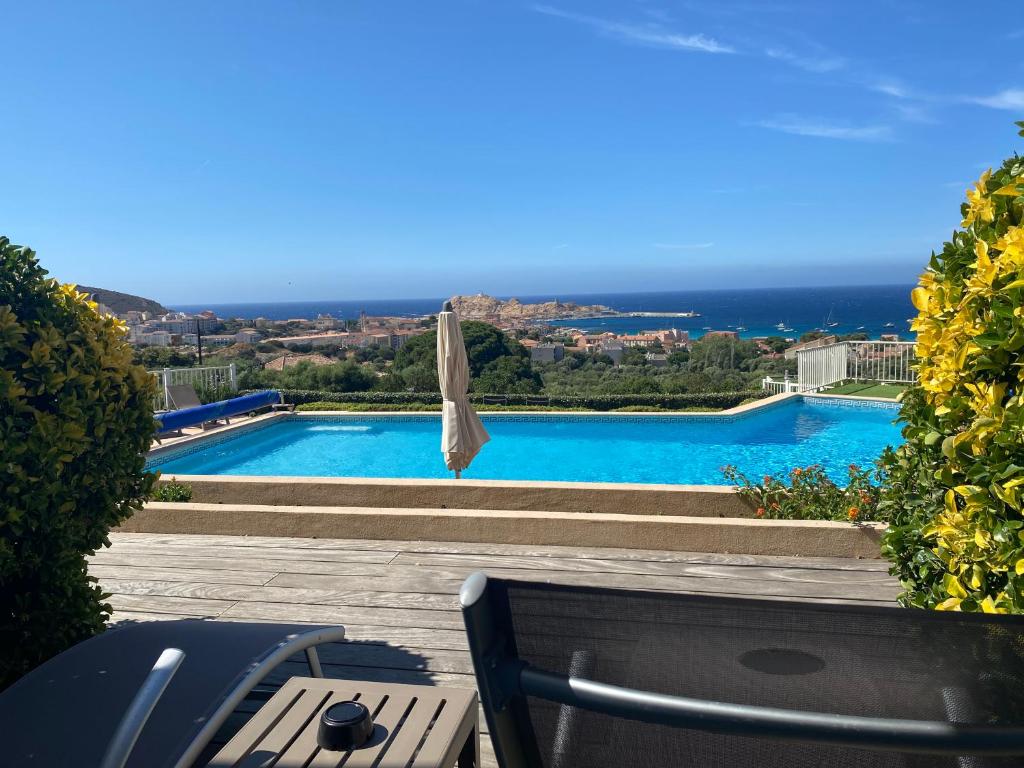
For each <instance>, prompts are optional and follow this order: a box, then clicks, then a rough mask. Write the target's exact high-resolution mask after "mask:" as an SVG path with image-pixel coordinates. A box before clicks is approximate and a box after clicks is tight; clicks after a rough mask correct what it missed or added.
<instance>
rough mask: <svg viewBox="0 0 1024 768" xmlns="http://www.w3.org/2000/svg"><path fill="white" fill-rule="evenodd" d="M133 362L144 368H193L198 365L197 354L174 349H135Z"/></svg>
mask: <svg viewBox="0 0 1024 768" xmlns="http://www.w3.org/2000/svg"><path fill="white" fill-rule="evenodd" d="M132 362H133V363H135V364H136V365H141V366H142V367H144V368H149V369H152V368H191V367H193V366H194V365H195V364H196V353H195V352H192V351H191V350H187V349H176V348H174V347H135V348H134V349H133V351H132Z"/></svg>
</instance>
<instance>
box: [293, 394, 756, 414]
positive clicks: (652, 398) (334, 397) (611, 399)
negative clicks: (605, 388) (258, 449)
mask: <svg viewBox="0 0 1024 768" xmlns="http://www.w3.org/2000/svg"><path fill="white" fill-rule="evenodd" d="M281 393H282V394H283V395H284V399H285V402H288V403H294V404H296V405H302V404H304V403H316V402H322V401H329V402H335V403H370V404H377V405H403V404H404V405H412V404H415V403H423V404H426V405H437V404H440V402H441V395H440V393H438V392H319V391H315V390H302V389H284V390H281ZM765 396H766V393H764V392H759V391H752V392H694V393H690V394H685V395H553V396H551V397H546V396H544V395H482V394H477V393H474V394H471V395H470V396H469V399H470V402H472V403H475V404H482V403H485V402H486V403H495V402H496V401H501V404H503V405H512V406H515V405H552V406H557V407H561V408H584V409H586V410H591V411H610V410H613V409H615V408H629V407H634V406H652V407H657V408H665V409H668V410H676V409H682V408H707V409H708V410H722V409H725V408H734V407H736V406H737V405H739V404H740V403H742V402H745V401H747V400H755V399H760V398H762V397H765Z"/></svg>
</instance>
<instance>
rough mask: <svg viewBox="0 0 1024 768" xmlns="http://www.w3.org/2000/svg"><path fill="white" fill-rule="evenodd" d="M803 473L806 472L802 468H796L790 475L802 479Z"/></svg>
mask: <svg viewBox="0 0 1024 768" xmlns="http://www.w3.org/2000/svg"><path fill="white" fill-rule="evenodd" d="M803 473H804V471H803V470H802V469H800V467H794V468H793V471H792V472H791V473H790V474H791V475H792V476H793V477H800V475H802V474H803Z"/></svg>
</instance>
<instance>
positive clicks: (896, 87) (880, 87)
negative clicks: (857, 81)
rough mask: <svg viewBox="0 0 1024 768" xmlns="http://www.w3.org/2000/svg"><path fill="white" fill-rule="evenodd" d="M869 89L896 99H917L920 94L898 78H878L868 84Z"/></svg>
mask: <svg viewBox="0 0 1024 768" xmlns="http://www.w3.org/2000/svg"><path fill="white" fill-rule="evenodd" d="M868 90H871V91H876V92H877V93H884V94H885V95H886V96H892V97H893V98H894V99H916V98H919V96H918V95H917V94H915V93H913V92H912V91H911V90H910V89H909V88H908V87H907V86H905V85H904V84H903V83H901V82H899V81H897V80H878V81H876V82H873V83H871V84H869V85H868Z"/></svg>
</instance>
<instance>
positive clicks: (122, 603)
mask: <svg viewBox="0 0 1024 768" xmlns="http://www.w3.org/2000/svg"><path fill="white" fill-rule="evenodd" d="M110 539H111V542H112V546H111V547H110V548H109V549H104V550H102V551H100V552H98V553H97V554H96V555H95V556H93V557H92V558H91V559H90V565H89V570H90V573H92V575H94V576H96V577H97V578H98V579H99V582H100V586H101V587H102V588H103V589H104V591H105V592H109V593H110V597H109V599H108V602H109V603H110V605H111V606H112V607H113V609H114V615H113V617H112V619H111V621H112V622H113V623H117V622H119V621H160V620H170V619H182V618H201V619H208V620H216V621H281V622H311V623H332V624H341V625H344V627H345V629H346V636H347V640H346V642H344V643H336V644H332V645H330V646H325V647H323V648H322V650H321V653H320V657H321V661H322V662H323V666H324V673H325V674H326V675H327V676H328V677H336V678H346V679H358V680H368V681H373V682H380V683H389V682H392V683H409V684H422V685H436V686H447V687H455V688H471V687H473V686H474V680H473V670H472V664H471V662H470V659H469V654H468V651H467V645H466V638H465V634H464V632H463V625H462V617H461V615H460V613H459V608H458V597H457V595H458V590H459V586H460V585H461V584H462V581H463V580H464V579H465V578H466V577H467V576H468V575H469V574H470V573H473V572H474V571H478V570H483V571H486V572H488V573H490V574H493V575H496V576H501V577H505V578H513V579H524V580H533V581H550V582H560V583H566V584H586V585H593V586H603V587H619V588H625V589H644V590H660V591H668V592H688V593H704V594H720V595H729V596H743V597H755V598H763V599H796V600H810V601H816V602H826V603H842V604H849V603H860V604H865V603H866V604H877V605H893V604H895V598H896V596H897V593H898V591H899V585H898V584H897V582H896V580H895V579H894V578H893V577H891V576H890V575H889V574H888V573H887V568H888V564H887V563H886V562H884V561H880V560H869V559H852V558H797V557H772V556H759V555H725V554H713V553H687V552H666V551H659V550H637V549H608V548H586V549H582V548H577V547H565V546H531V545H507V544H484V543H475V544H474V543H445V542H432V541H431V542H423V541H420V542H417V541H380V540H369V539H359V540H349V539H310V538H281V537H251V536H199V535H183V534H143V533H115V534H112V535H111V537H110ZM305 674H307V668H306V666H305V665H304V664H303V663H301V662H300V661H298V660H293V661H291V662H288V663H286V664H285V665H283V666H282V667H281V668H280V669H279V670H278V672H277V673H275V676H274V680H272V681H271V682H276V683H281V682H283V681H284V680H285V679H287V678H288V677H290V676H291V675H305ZM257 706H258V704H257V703H253V702H247V703H246V704H244V705H243V706H242V707H241V708H240V709H239V711H238V712H237V713H236V715H235V717H233V718H232V720H231V721H229V724H228V728H227V729H226V731H225V732H224V733H222V735H221V738H223V739H226V738H229V737H230V735H231V733H232V732H233V731H234V730H237V729H238V728H239V727H241V725H242V724H243V723H244V722H245V721H246V720H247V719H248V718H249V717H250V716H251V713H252V712H253V711H254V710H255V708H256V707H257ZM481 724H482V727H483V729H484V730H485V731H486V725H485V724H484V723H483V719H482V716H481ZM481 748H482V753H483V758H484V761H483V762H484V765H486V766H494V765H496V763H495V762H494V758H493V752H492V750H491V748H490V743H489V741H488V740H487V739H486V738H484V739H482V741H481Z"/></svg>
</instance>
